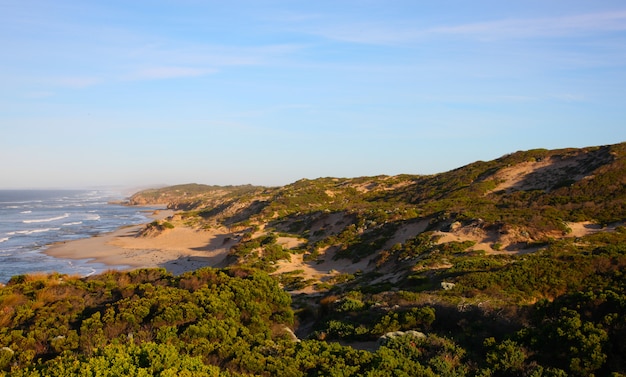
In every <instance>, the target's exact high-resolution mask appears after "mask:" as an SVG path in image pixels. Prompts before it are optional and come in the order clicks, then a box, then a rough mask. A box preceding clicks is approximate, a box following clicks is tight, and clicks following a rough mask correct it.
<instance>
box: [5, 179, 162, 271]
mask: <svg viewBox="0 0 626 377" xmlns="http://www.w3.org/2000/svg"><path fill="white" fill-rule="evenodd" d="M123 199H124V196H123V195H122V194H121V193H118V192H114V191H104V190H0V283H6V282H7V281H9V279H10V278H11V277H12V276H14V275H21V274H29V273H50V272H60V273H65V274H71V275H81V276H87V275H91V274H94V273H98V272H101V271H104V270H107V269H111V268H112V267H111V266H106V265H103V264H99V263H90V262H89V261H88V260H86V259H85V260H70V259H61V258H54V257H51V256H48V255H46V254H45V253H44V250H45V249H46V248H47V247H48V246H49V245H50V244H52V243H55V242H61V241H70V240H77V239H80V238H86V237H92V236H95V235H98V234H101V233H107V232H112V231H114V230H115V229H117V228H120V227H122V226H126V225H135V224H142V223H147V222H149V221H150V218H149V216H150V215H151V214H152V212H153V211H154V210H156V209H162V208H163V207H130V206H123V205H117V204H109V203H110V202H112V201H119V200H123Z"/></svg>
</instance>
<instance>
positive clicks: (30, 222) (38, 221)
mask: <svg viewBox="0 0 626 377" xmlns="http://www.w3.org/2000/svg"><path fill="white" fill-rule="evenodd" d="M68 217H70V214H69V213H65V214H63V215H62V216H57V217H51V218H49V219H36V220H23V221H22V222H23V223H24V224H32V223H47V222H50V221H56V220H61V219H65V218H68Z"/></svg>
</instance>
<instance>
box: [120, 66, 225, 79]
mask: <svg viewBox="0 0 626 377" xmlns="http://www.w3.org/2000/svg"><path fill="white" fill-rule="evenodd" d="M215 72H217V70H215V69H208V68H193V67H173V66H171V67H166V66H163V67H149V68H145V69H142V70H140V71H138V72H136V73H135V74H133V75H132V76H131V78H132V79H136V80H161V79H174V78H184V77H198V76H204V75H208V74H212V73H215Z"/></svg>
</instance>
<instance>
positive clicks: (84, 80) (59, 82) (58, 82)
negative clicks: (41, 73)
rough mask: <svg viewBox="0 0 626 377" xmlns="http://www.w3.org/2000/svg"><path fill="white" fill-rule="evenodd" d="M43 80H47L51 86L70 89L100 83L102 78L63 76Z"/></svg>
mask: <svg viewBox="0 0 626 377" xmlns="http://www.w3.org/2000/svg"><path fill="white" fill-rule="evenodd" d="M45 81H48V84H51V85H53V86H58V87H63V88H70V89H83V88H87V87H89V86H93V85H97V84H99V83H101V82H102V79H100V78H98V77H94V76H63V77H54V78H50V79H48V80H45Z"/></svg>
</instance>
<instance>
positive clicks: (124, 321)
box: [0, 144, 626, 376]
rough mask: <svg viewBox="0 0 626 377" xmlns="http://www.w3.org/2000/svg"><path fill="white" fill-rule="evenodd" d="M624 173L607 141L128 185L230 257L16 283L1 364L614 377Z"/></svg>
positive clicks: (623, 247)
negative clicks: (226, 237)
mask: <svg viewBox="0 0 626 377" xmlns="http://www.w3.org/2000/svg"><path fill="white" fill-rule="evenodd" d="M624 177H626V144H617V145H611V146H603V147H593V148H585V149H563V150H555V151H549V150H532V151H525V152H516V153H513V154H510V155H507V156H503V157H501V158H499V159H496V160H493V161H489V162H483V161H479V162H475V163H472V164H469V165H467V166H464V167H461V168H459V169H455V170H453V171H450V172H446V173H442V174H437V175H430V176H412V175H401V176H395V177H387V176H378V177H361V178H352V179H345V178H320V179H316V180H300V181H297V182H295V183H293V184H290V185H287V186H284V187H276V188H263V187H254V186H232V187H216V186H202V185H183V186H174V187H170V188H165V189H160V190H150V191H146V192H142V193H138V194H136V195H135V196H133V199H132V200H131V201H132V202H133V203H157V202H161V203H162V202H163V201H164V200H165V201H167V203H169V206H170V208H173V209H178V210H182V212H179V213H178V215H177V216H178V217H177V218H176V219H174V218H171V219H168V220H162V221H159V222H155V223H153V224H149V225H148V226H147V228H146V229H151V231H154V232H164V231H168V230H169V229H172V227H174V228H176V227H178V226H191V227H195V228H199V229H207V228H212V227H221V228H224V229H228V231H229V232H231V234H232V238H231V239H230V240H233V241H236V242H234V246H233V247H232V248H231V250H230V254H229V258H228V261H229V263H230V267H227V268H222V269H212V268H204V269H199V270H197V271H193V272H188V273H186V274H183V275H181V276H172V275H171V274H169V273H167V272H166V271H165V270H162V269H141V270H135V271H129V272H113V271H111V272H107V273H105V274H102V275H98V276H91V277H86V278H79V277H71V276H65V275H58V274H54V275H49V276H16V277H14V278H13V279H12V280H11V281H10V282H9V283H8V284H7V285H6V286H5V287H3V288H2V289H0V376H2V375H6V376H71V375H84V376H109V375H110V376H113V375H116V376H117V375H125V376H152V375H155V376H175V375H176V376H203V375H207V376H221V375H223V376H239V375H260V376H273V375H282V376H327V375H328V376H331V375H342V376H566V375H572V376H591V375H596V376H624V375H626V275H624V271H625V270H626V228H625V227H624V222H625V221H626V204H625V203H626V181H625V180H624ZM574 224H584V226H586V228H585V229H587V231H586V232H584V234H582V233H581V234H578V233H576V232H574V231H573V226H574ZM281 237H283V238H293V239H297V240H298V241H299V243H298V246H297V247H293V248H289V247H287V246H286V245H285V243H284V242H281V241H280V239H281ZM300 241H301V242H300ZM292 258H300V259H301V260H302V266H306V267H309V268H315V267H318V268H319V269H321V268H322V267H321V266H327V265H329V263H330V262H332V261H335V262H342V263H343V264H341V265H351V264H358V265H359V266H362V268H359V269H350V270H349V271H348V270H338V271H324V273H323V275H324V276H326V278H324V279H318V278H312V277H311V276H309V275H307V272H306V270H305V269H303V268H304V267H302V266H299V267H297V268H295V269H292V270H284V269H283V270H280V269H279V266H281V263H284V262H285V261H289V260H291V259H292ZM294 333H295V334H294ZM296 336H297V337H296ZM298 338H299V339H298Z"/></svg>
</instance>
